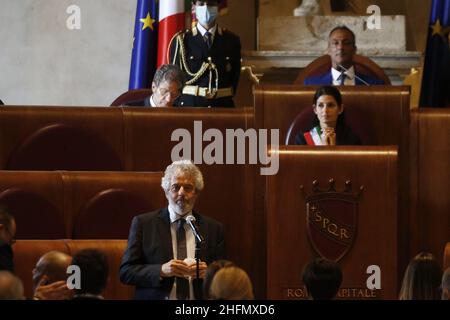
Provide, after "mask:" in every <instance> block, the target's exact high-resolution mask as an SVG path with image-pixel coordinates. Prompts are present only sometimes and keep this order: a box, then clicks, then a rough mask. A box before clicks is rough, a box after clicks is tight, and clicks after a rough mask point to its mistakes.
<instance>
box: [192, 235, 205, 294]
mask: <svg viewBox="0 0 450 320" xmlns="http://www.w3.org/2000/svg"><path fill="white" fill-rule="evenodd" d="M201 244H202V241H199V239H198V238H197V237H195V273H196V276H195V281H194V283H195V286H194V288H195V298H196V299H197V300H203V294H202V286H201V284H202V283H201V282H200V249H201Z"/></svg>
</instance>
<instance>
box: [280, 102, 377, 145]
mask: <svg viewBox="0 0 450 320" xmlns="http://www.w3.org/2000/svg"><path fill="white" fill-rule="evenodd" d="M315 118H316V115H315V113H314V111H313V109H312V108H307V109H304V110H303V111H302V112H300V113H299V114H298V116H297V117H296V118H295V119H294V121H292V124H291V126H290V127H289V130H288V133H287V135H286V141H285V143H286V145H293V144H295V137H296V136H297V134H298V133H299V132H302V133H303V132H306V131H308V130H310V129H311V125H312V123H313V121H314V119H315ZM344 121H345V123H346V124H347V125H348V126H349V127H350V128H351V130H352V132H353V133H354V134H356V135H357V136H358V137H359V138H360V140H361V144H362V145H375V144H376V141H375V134H374V130H373V127H372V124H371V123H370V121H368V120H367V118H366V117H365V116H364V115H362V114H361V113H360V112H358V111H356V110H354V109H350V108H348V109H345V112H344Z"/></svg>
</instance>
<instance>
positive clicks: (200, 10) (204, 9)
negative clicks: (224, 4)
mask: <svg viewBox="0 0 450 320" xmlns="http://www.w3.org/2000/svg"><path fill="white" fill-rule="evenodd" d="M218 13H219V7H218V6H207V5H203V6H195V17H196V18H197V20H198V22H199V23H200V24H201V25H202V26H213V25H214V24H215V23H216V18H217V15H218Z"/></svg>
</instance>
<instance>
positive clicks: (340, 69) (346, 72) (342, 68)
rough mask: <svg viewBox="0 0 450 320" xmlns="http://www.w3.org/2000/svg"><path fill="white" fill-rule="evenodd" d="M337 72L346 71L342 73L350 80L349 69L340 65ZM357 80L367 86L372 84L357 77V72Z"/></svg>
mask: <svg viewBox="0 0 450 320" xmlns="http://www.w3.org/2000/svg"><path fill="white" fill-rule="evenodd" d="M337 70H338V71H342V70H344V71H342V73H344V74H345V75H346V76H347V77H349V78H350V76H349V74H348V69H347V68H345V67H344V66H343V65H342V64H340V65H338V69H337ZM355 78H356V79H358V80H359V81H361V82H362V83H363V84H365V85H366V86H370V84H368V83H367V81H364V80H363V79H361V77H358V76H357V75H356V72H355Z"/></svg>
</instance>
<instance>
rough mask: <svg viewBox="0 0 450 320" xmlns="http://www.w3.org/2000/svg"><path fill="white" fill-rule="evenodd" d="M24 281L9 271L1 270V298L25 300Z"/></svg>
mask: <svg viewBox="0 0 450 320" xmlns="http://www.w3.org/2000/svg"><path fill="white" fill-rule="evenodd" d="M23 299H25V296H24V294H23V284H22V281H21V280H20V279H19V278H18V277H16V276H15V275H14V274H12V273H11V272H9V271H0V300H23Z"/></svg>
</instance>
